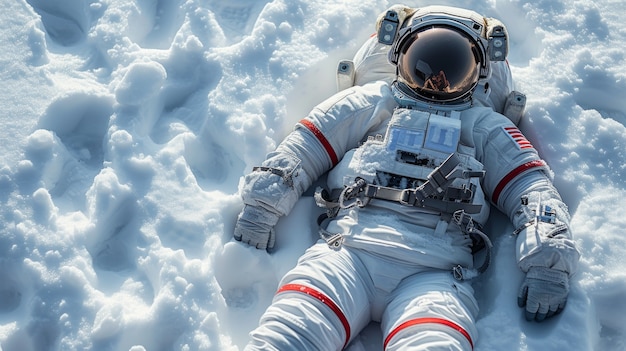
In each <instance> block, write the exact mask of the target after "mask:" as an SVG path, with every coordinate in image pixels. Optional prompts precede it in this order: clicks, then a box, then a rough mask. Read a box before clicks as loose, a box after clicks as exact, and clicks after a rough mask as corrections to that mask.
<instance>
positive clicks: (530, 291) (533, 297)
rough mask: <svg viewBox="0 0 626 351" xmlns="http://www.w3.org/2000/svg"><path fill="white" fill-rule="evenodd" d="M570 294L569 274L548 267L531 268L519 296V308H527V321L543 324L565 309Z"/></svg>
mask: <svg viewBox="0 0 626 351" xmlns="http://www.w3.org/2000/svg"><path fill="white" fill-rule="evenodd" d="M568 293H569V277H568V274H567V273H565V272H562V271H559V270H556V269H550V268H546V267H531V268H530V269H528V272H527V273H526V279H524V282H523V283H522V286H521V288H520V290H519V295H518V296H517V304H518V306H519V307H524V306H526V313H525V315H526V320H528V321H532V320H536V321H537V322H541V321H543V320H544V319H546V318H549V317H552V316H554V315H555V314H557V313H559V312H561V311H562V310H563V308H565V303H566V301H567V295H568Z"/></svg>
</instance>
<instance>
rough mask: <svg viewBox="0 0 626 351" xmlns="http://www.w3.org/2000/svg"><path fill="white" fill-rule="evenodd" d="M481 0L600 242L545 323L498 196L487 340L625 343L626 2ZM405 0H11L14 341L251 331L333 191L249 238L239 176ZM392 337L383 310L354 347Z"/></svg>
mask: <svg viewBox="0 0 626 351" xmlns="http://www.w3.org/2000/svg"><path fill="white" fill-rule="evenodd" d="M405 3H406V4H408V5H412V6H423V5H426V4H428V3H427V2H425V1H416V0H415V1H409V0H407V1H405ZM442 3H443V4H447V5H457V6H467V5H466V4H467V3H468V2H465V1H458V0H447V1H442ZM470 3H471V8H472V9H474V10H476V11H478V12H481V13H484V14H486V15H489V16H494V17H498V18H500V19H502V20H503V22H504V23H505V24H506V25H507V26H508V29H509V33H510V39H511V53H510V56H509V58H510V64H511V68H512V71H513V74H514V77H515V79H516V81H517V84H518V89H519V90H521V91H523V92H525V93H526V94H527V96H528V108H527V116H526V118H525V120H524V121H523V122H522V125H521V126H520V128H521V129H522V130H523V131H524V132H525V133H526V134H527V136H528V138H529V139H530V140H531V141H532V142H533V143H534V144H535V146H536V147H537V148H538V149H539V151H540V153H541V154H542V156H543V157H544V158H545V159H546V160H547V161H548V162H549V163H550V165H551V167H552V169H553V171H554V175H555V182H556V185H557V186H558V187H559V189H560V191H561V192H562V194H563V196H564V198H565V200H566V202H567V203H568V205H569V207H570V210H571V213H572V227H573V230H574V233H575V236H576V240H577V243H578V245H579V247H580V249H581V252H582V259H581V264H580V269H579V272H578V273H577V275H576V276H575V278H574V280H573V282H572V287H571V296H570V299H569V302H568V307H567V308H566V310H565V311H564V313H562V314H561V315H560V316H558V317H556V318H553V319H551V320H549V321H547V322H544V323H542V324H538V323H528V322H526V321H525V320H524V319H523V316H522V311H521V310H520V309H519V308H518V307H517V306H516V296H517V289H518V286H519V283H520V282H521V279H522V275H521V273H520V272H519V270H518V269H517V267H516V266H515V263H514V255H513V241H514V240H513V238H512V236H511V234H510V233H511V231H512V228H511V227H510V224H508V222H507V221H506V220H505V219H504V218H503V216H501V215H498V214H495V215H493V221H492V225H491V226H490V227H489V228H488V229H489V232H490V235H491V236H492V238H493V240H494V244H495V248H496V251H495V257H494V264H493V265H492V266H491V267H490V269H489V270H488V271H487V272H486V273H485V274H484V275H483V276H481V277H480V278H478V279H476V281H475V283H474V287H475V289H476V293H477V298H478V300H479V302H480V305H481V313H480V316H479V320H478V322H477V325H478V328H479V331H480V339H479V340H478V343H477V345H476V350H538V349H541V350H555V351H556V350H624V349H626V323H625V322H626V317H625V315H626V313H625V312H626V302H625V301H626V300H625V299H624V296H626V273H625V272H624V267H626V235H625V234H626V233H625V232H624V228H626V217H625V216H624V215H623V213H622V207H623V205H624V203H625V202H624V199H625V198H626V178H625V177H623V176H622V174H624V171H625V167H626V100H625V99H624V96H626V64H625V60H626V57H625V51H624V48H625V47H626V26H624V24H623V19H622V14H623V13H625V12H626V3H625V2H623V1H621V0H595V1H592V0H573V1H570V0H550V1H548V0H542V1H528V0H483V1H472V2H470ZM390 5H392V3H390V2H386V1H374V0H345V1H340V2H334V1H325V0H306V1H305V0H273V1H269V0H230V1H228V2H226V1H219V0H171V1H156V0H137V1H123V0H59V1H46V0H17V1H4V7H3V11H2V13H1V14H0V37H2V38H3V39H2V42H1V44H0V45H1V46H2V50H0V80H1V81H2V87H3V89H2V92H1V93H0V123H1V126H2V128H0V138H1V140H2V142H1V143H0V155H1V156H0V345H1V349H2V350H4V351H13V350H20V351H24V350H25V351H29V350H38V351H39V350H87V349H89V350H124V351H126V350H132V351H141V350H237V349H241V348H242V346H243V345H244V344H245V342H246V340H247V334H248V332H249V331H250V330H251V329H252V328H254V326H255V325H256V323H257V320H258V318H259V316H260V315H261V313H262V312H263V310H264V309H265V307H266V306H267V305H268V304H269V302H270V301H271V298H272V295H273V293H274V291H275V290H276V288H277V284H278V281H279V279H280V277H281V276H282V275H283V274H284V273H285V272H286V271H287V270H288V269H290V268H291V267H292V266H293V265H294V264H295V262H296V260H297V258H298V256H299V255H300V254H301V253H302V252H303V251H304V250H305V249H306V247H307V246H308V245H310V244H311V243H312V242H313V241H314V240H315V236H316V225H315V223H314V221H315V217H316V215H317V214H318V213H319V210H318V209H317V208H316V207H315V205H314V203H313V199H312V197H311V196H305V197H303V198H302V199H301V200H300V201H299V202H298V204H297V206H296V208H295V209H294V210H293V212H292V213H291V214H290V215H289V216H288V217H286V218H284V219H282V220H281V221H280V222H279V225H278V228H277V236H278V239H277V240H278V241H277V248H276V250H275V251H274V252H273V253H272V254H267V253H265V252H262V251H258V250H254V249H251V248H248V247H244V246H242V245H240V244H238V243H234V242H231V238H232V231H233V226H234V223H235V219H236V216H237V213H238V212H239V210H240V209H241V206H242V204H241V201H240V199H239V197H238V196H237V192H238V186H239V182H240V178H241V177H242V175H244V174H245V173H246V172H248V171H250V170H251V168H252V167H253V166H255V165H258V164H259V163H260V161H261V160H262V159H263V158H264V156H265V154H266V153H267V152H269V151H271V150H273V148H274V147H275V146H276V145H277V143H278V142H280V140H281V139H282V137H284V136H285V135H286V133H288V132H289V130H290V129H291V128H292V126H293V125H294V123H295V122H296V121H297V120H299V119H300V118H302V117H303V116H304V115H305V114H306V113H307V112H308V110H309V109H310V108H312V107H313V106H314V105H315V104H316V103H317V102H320V101H321V100H322V99H323V98H325V97H327V96H329V95H330V94H331V93H333V92H334V79H335V78H334V71H335V67H336V63H337V62H338V61H339V60H340V59H344V58H350V57H351V55H352V54H353V53H354V52H355V51H356V49H357V48H358V47H359V45H360V44H361V43H362V42H363V41H364V40H365V39H366V38H367V37H368V35H369V34H371V33H372V32H373V30H374V29H373V23H374V20H375V18H376V15H377V14H378V13H379V12H381V11H383V10H384V9H386V8H387V7H388V6H390ZM380 338H381V335H380V332H379V331H378V329H377V325H376V324H372V325H370V326H369V327H368V328H367V329H366V331H365V332H363V333H362V334H361V335H360V336H359V338H358V339H357V340H356V341H355V342H354V343H353V345H352V346H351V350H353V351H356V350H376V349H380Z"/></svg>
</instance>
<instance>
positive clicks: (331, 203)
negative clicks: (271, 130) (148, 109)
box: [234, 6, 579, 351]
mask: <svg viewBox="0 0 626 351" xmlns="http://www.w3.org/2000/svg"><path fill="white" fill-rule="evenodd" d="M378 28H379V29H378V35H377V36H376V37H374V38H373V39H370V40H369V41H368V42H366V44H365V45H364V46H363V48H362V49H361V50H360V51H359V53H357V55H356V57H355V59H354V61H352V62H348V63H347V67H348V68H349V69H347V70H345V69H342V67H344V68H345V67H346V64H345V63H344V65H343V66H342V65H341V64H340V71H342V70H343V71H347V72H348V73H347V74H344V73H345V72H340V73H341V74H340V79H339V81H340V82H341V84H340V87H341V88H342V90H341V91H339V92H338V93H337V94H335V95H334V96H332V97H331V98H329V99H327V100H326V101H324V102H322V103H321V104H319V105H318V106H316V107H315V108H314V109H313V110H312V111H311V112H310V114H309V115H308V116H307V117H305V118H304V119H302V120H301V121H300V122H299V123H298V124H297V125H296V127H295V129H294V130H293V132H291V133H290V134H289V135H288V136H287V137H286V138H285V139H284V140H283V141H282V142H281V143H280V145H279V146H278V147H277V149H276V150H275V151H274V152H272V153H270V154H268V156H267V158H266V160H265V161H264V162H263V163H262V165H261V166H259V167H255V168H254V169H253V171H252V172H251V173H250V174H248V175H247V176H246V177H245V179H244V182H243V184H242V188H241V196H242V198H243V202H244V208H243V210H242V212H241V213H240V215H239V217H238V219H237V224H236V226H235V232H234V238H235V240H238V241H240V242H242V243H244V244H247V245H251V246H253V247H256V248H258V249H262V250H271V249H272V248H273V247H274V244H275V239H274V238H275V236H274V226H275V225H276V223H277V222H278V220H279V218H280V217H281V216H285V215H287V214H289V212H290V210H291V209H292V208H293V206H294V205H295V203H296V201H297V200H298V198H299V197H300V196H301V195H302V193H303V192H304V191H305V190H307V189H308V188H309V187H310V186H311V185H312V184H313V182H314V181H316V180H317V179H318V178H319V177H321V176H322V175H324V174H327V180H326V182H327V186H328V190H325V189H320V190H318V192H317V193H316V196H315V198H316V201H317V203H318V204H319V205H320V206H323V207H325V208H326V209H327V213H326V215H325V217H323V221H321V223H322V224H323V229H321V230H320V237H321V239H320V240H319V241H318V242H317V243H316V244H314V245H313V246H312V247H310V248H309V249H307V251H306V252H305V253H304V254H303V256H302V257H300V259H299V260H298V263H297V265H296V266H295V267H294V268H293V269H292V270H290V271H289V272H287V273H286V274H285V276H284V277H283V278H282V280H281V282H280V285H279V289H278V291H277V293H276V295H275V297H274V299H273V302H272V304H271V305H270V306H269V307H268V309H267V310H266V311H265V313H264V314H263V316H262V317H261V320H260V323H259V326H258V327H257V328H256V329H255V330H253V331H252V332H251V341H250V343H249V344H248V345H247V346H246V348H245V350H282V351H284V350H341V349H343V348H345V347H346V346H347V345H348V344H349V343H350V341H351V340H352V339H353V338H354V337H355V336H356V335H358V334H359V332H360V331H361V330H362V329H363V328H364V327H365V326H366V325H368V324H369V323H370V321H372V320H374V321H379V322H380V325H381V329H382V334H383V340H384V341H383V345H382V346H383V349H384V350H409V349H410V350H472V349H473V347H474V345H475V344H476V342H477V337H478V332H477V330H476V327H475V318H476V316H477V314H478V305H477V301H476V299H475V298H474V292H473V290H472V287H471V283H470V279H471V278H473V277H476V276H477V275H478V274H480V273H481V272H482V271H484V270H485V268H486V264H487V263H489V248H490V246H491V242H490V240H489V236H488V235H486V234H485V233H484V232H483V231H482V228H483V226H484V224H485V222H486V220H487V217H488V214H489V210H490V206H495V207H496V208H497V209H498V210H500V211H502V212H503V213H504V214H506V215H508V217H509V218H510V220H511V222H512V224H513V227H514V228H516V229H515V232H514V234H515V235H516V236H517V239H516V240H517V245H516V259H517V263H518V265H519V268H520V269H521V270H522V271H523V272H524V273H525V279H524V281H523V283H522V286H521V287H520V290H519V296H518V304H519V306H520V307H523V308H524V310H525V316H526V318H527V319H528V320H536V321H542V320H544V319H545V318H548V317H551V316H553V315H555V314H557V313H559V312H560V311H561V310H562V309H563V308H564V306H565V302H566V300H567V296H568V289H569V279H570V278H571V276H572V274H574V273H575V270H576V266H577V263H578V260H579V252H578V250H577V248H576V246H575V244H574V242H573V240H572V236H571V232H570V228H569V214H568V210H567V207H566V205H565V204H564V203H563V201H562V200H561V198H560V196H559V193H558V192H557V190H556V189H555V187H554V186H553V184H552V181H551V171H550V169H549V168H548V165H547V164H546V163H545V162H544V161H543V160H542V159H541V158H540V157H539V155H538V153H537V151H536V150H535V148H534V147H533V146H532V144H531V143H530V142H529V141H528V140H527V139H526V138H525V137H524V135H523V134H522V133H521V132H520V131H519V129H518V128H517V127H516V125H515V123H514V122H516V121H518V120H519V117H520V113H519V109H517V108H512V109H511V106H512V104H513V105H515V102H516V101H517V100H518V99H519V96H520V95H519V94H517V93H516V92H514V91H513V90H512V82H511V79H510V71H509V70H508V66H507V64H506V62H505V61H504V60H505V58H506V51H507V33H506V29H505V28H504V26H503V25H502V23H501V22H500V21H498V20H495V19H490V18H484V17H483V16H480V15H479V14H477V13H475V12H473V11H469V10H464V9H458V8H452V7H442V6H429V7H424V8H419V9H411V8H408V7H405V6H394V7H392V8H391V9H390V10H389V11H387V12H385V13H384V14H382V15H381V17H380V18H379V21H378ZM382 57H385V58H386V59H388V62H384V63H381V58H382ZM368 62H369V63H368ZM372 63H375V64H372ZM433 76H439V77H440V78H445V80H444V81H445V84H444V85H441V84H430V83H428V82H429V78H430V79H431V80H432V77H433ZM431 83H432V82H431ZM344 87H347V89H343V88H344ZM495 88H497V89H495ZM511 98H512V99H513V100H514V101H513V103H512V102H511ZM513 107H515V106H513ZM511 111H513V112H511ZM509 112H511V113H509ZM503 113H504V114H507V113H508V115H511V116H509V118H507V116H505V115H503ZM480 253H482V255H481V254H480ZM479 256H480V258H482V261H481V260H479Z"/></svg>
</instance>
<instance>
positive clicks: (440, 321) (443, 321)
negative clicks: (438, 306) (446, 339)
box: [383, 318, 474, 350]
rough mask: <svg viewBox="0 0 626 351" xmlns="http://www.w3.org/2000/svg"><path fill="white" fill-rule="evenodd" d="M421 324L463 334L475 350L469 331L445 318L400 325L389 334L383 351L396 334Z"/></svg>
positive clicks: (418, 320)
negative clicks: (437, 325)
mask: <svg viewBox="0 0 626 351" xmlns="http://www.w3.org/2000/svg"><path fill="white" fill-rule="evenodd" d="M420 324H439V325H443V326H446V327H450V328H452V329H454V330H456V331H458V332H459V333H461V334H462V335H463V336H464V337H465V339H467V341H468V342H469V344H470V346H471V348H472V350H473V349H474V343H473V342H472V337H471V336H470V334H469V333H468V332H467V330H465V329H464V328H463V327H461V326H460V325H458V324H456V323H454V322H452V321H449V320H447V319H443V318H416V319H411V320H409V321H406V322H404V323H402V324H400V325H399V326H397V327H396V328H395V329H394V330H392V331H391V333H389V335H387V337H386V338H385V343H384V344H383V350H385V349H387V344H389V342H390V341H391V339H392V338H393V337H394V336H396V334H398V333H399V332H401V331H402V330H404V329H406V328H409V327H412V326H415V325H420Z"/></svg>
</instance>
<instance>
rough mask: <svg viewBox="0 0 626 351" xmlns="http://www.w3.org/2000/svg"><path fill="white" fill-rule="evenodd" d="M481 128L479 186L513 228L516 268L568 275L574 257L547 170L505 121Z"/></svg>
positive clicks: (564, 211) (567, 222) (575, 260)
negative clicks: (483, 172) (537, 268)
mask: <svg viewBox="0 0 626 351" xmlns="http://www.w3.org/2000/svg"><path fill="white" fill-rule="evenodd" d="M499 120H501V122H498V121H499ZM487 125H489V126H490V127H488V128H485V129H480V128H479V132H478V134H479V135H481V136H480V137H479V138H478V139H479V142H480V146H479V147H478V148H477V149H478V150H479V151H480V152H479V155H480V157H481V158H482V161H483V163H484V165H485V169H487V176H486V177H485V179H484V184H483V185H484V188H485V193H486V194H488V196H490V199H491V202H492V203H493V204H494V205H495V206H496V207H497V208H498V209H500V210H501V211H502V212H504V213H505V214H507V215H508V217H509V218H510V220H511V222H512V223H513V226H514V228H516V230H515V234H517V245H516V246H517V251H516V257H517V261H518V265H519V267H520V269H521V270H522V271H524V272H527V271H528V269H529V268H530V267H535V266H540V267H546V268H551V269H556V270H559V271H563V272H566V273H568V274H569V275H572V274H574V273H575V271H576V267H577V264H578V260H579V256H580V254H579V251H578V249H577V248H576V245H575V242H574V240H573V238H572V232H571V229H570V214H569V212H568V208H567V206H566V205H565V203H564V202H563V200H562V199H561V196H560V194H559V192H558V191H557V189H556V188H555V187H554V185H553V183H552V173H551V170H550V169H549V167H548V165H547V164H546V162H545V161H543V160H542V159H541V158H540V157H539V154H538V153H537V150H536V149H535V148H534V147H533V145H532V144H531V143H530V142H529V141H528V140H527V139H526V137H525V136H524V135H523V134H522V133H521V132H520V131H519V129H517V128H516V127H515V126H514V125H513V124H511V123H510V122H509V121H508V120H504V119H497V118H492V119H491V121H490V122H489V123H487Z"/></svg>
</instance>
